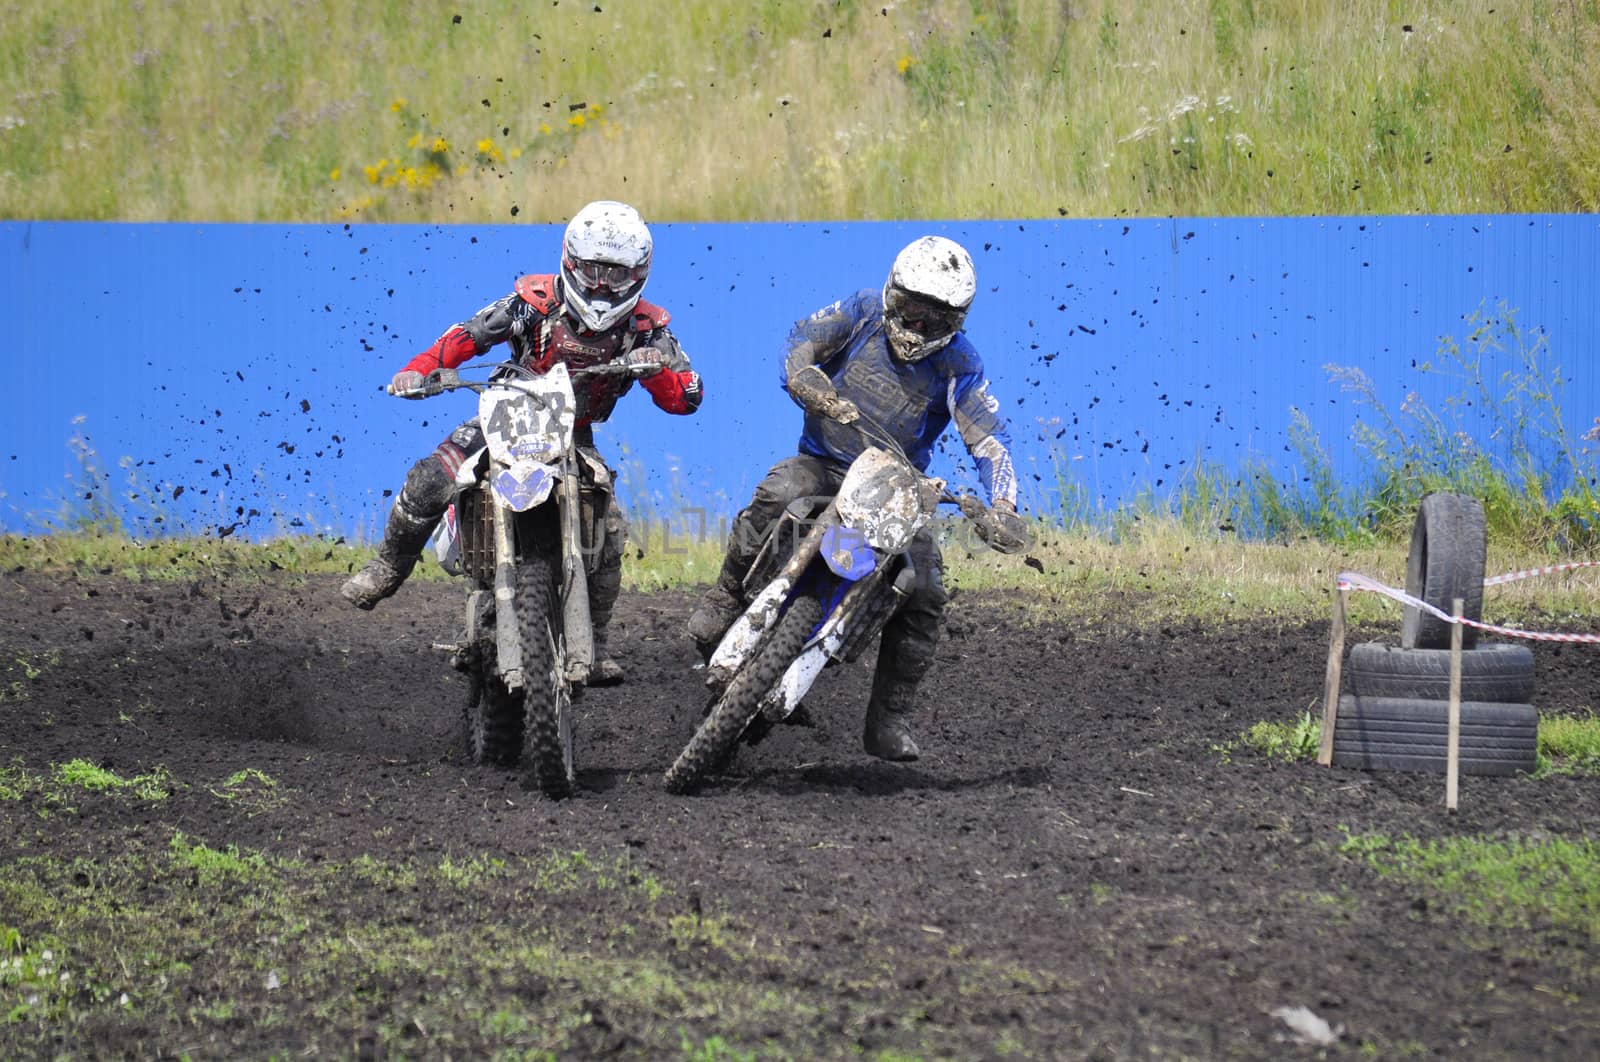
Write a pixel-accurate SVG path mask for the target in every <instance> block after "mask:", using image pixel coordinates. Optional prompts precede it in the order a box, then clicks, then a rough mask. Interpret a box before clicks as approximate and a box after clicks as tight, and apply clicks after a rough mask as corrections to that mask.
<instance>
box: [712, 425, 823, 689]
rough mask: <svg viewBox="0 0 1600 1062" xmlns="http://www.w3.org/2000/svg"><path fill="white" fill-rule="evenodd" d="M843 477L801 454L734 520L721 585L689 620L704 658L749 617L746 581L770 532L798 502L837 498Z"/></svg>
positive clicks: (769, 478) (772, 474) (780, 466)
mask: <svg viewBox="0 0 1600 1062" xmlns="http://www.w3.org/2000/svg"><path fill="white" fill-rule="evenodd" d="M839 478H840V477H839V472H838V471H837V470H835V469H834V468H833V467H832V466H830V465H829V464H828V463H827V462H825V461H823V460H822V459H821V458H817V457H812V456H811V455H810V454H796V455H795V456H793V457H787V458H784V459H783V460H782V461H779V462H778V463H777V464H775V465H773V466H772V469H771V470H770V471H769V472H768V473H767V475H766V478H765V479H763V480H762V481H761V483H760V485H758V486H757V487H756V492H755V496H754V497H752V498H751V499H750V504H749V505H747V506H745V507H744V509H742V510H741V511H740V513H739V515H738V516H736V517H735V518H734V521H733V529H732V530H731V531H729V533H728V546H727V553H726V554H725V555H724V557H723V559H722V570H721V572H719V573H718V575H717V581H716V583H715V584H714V585H713V586H712V587H711V589H709V590H707V591H706V592H705V595H704V596H703V597H701V599H700V604H699V607H697V608H696V609H695V611H694V614H693V615H692V616H690V617H689V624H688V629H689V636H690V637H691V638H693V639H694V641H695V645H696V646H697V647H698V648H699V650H700V655H701V656H702V657H704V658H707V659H709V658H710V656H711V653H712V651H713V650H715V649H716V647H717V643H718V642H719V641H721V640H722V636H723V634H725V633H727V630H728V628H729V627H731V626H732V625H733V621H734V620H736V619H738V618H739V613H741V612H743V611H744V608H745V605H746V604H747V602H746V601H745V596H744V577H745V573H746V572H748V571H749V570H750V563H751V562H752V561H754V560H755V558H756V554H757V553H759V552H760V551H761V543H762V540H763V539H764V538H765V537H766V533H767V528H768V527H770V526H772V522H773V521H774V520H776V519H777V518H778V517H779V516H780V515H782V513H783V510H784V509H785V508H787V507H788V505H789V503H790V502H792V501H794V500H795V499H796V498H803V497H806V496H808V495H813V494H832V493H833V492H834V491H836V490H837V489H838V487H839Z"/></svg>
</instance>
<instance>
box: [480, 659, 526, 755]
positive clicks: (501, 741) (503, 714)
mask: <svg viewBox="0 0 1600 1062" xmlns="http://www.w3.org/2000/svg"><path fill="white" fill-rule="evenodd" d="M493 662H494V649H493V647H492V645H491V646H486V647H480V649H479V652H478V660H477V662H476V663H475V664H473V666H472V669H471V685H470V687H469V689H468V693H467V708H466V743H467V756H468V758H469V759H471V760H472V762H473V763H475V764H478V765H480V766H494V767H515V766H516V764H517V759H518V757H519V756H520V755H521V753H522V698H521V697H519V696H517V695H515V694H512V693H509V692H507V690H506V688H505V686H503V685H501V683H500V680H499V679H497V678H495V677H494V667H493Z"/></svg>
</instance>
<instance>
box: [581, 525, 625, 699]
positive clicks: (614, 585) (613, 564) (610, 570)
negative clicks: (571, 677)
mask: <svg viewBox="0 0 1600 1062" xmlns="http://www.w3.org/2000/svg"><path fill="white" fill-rule="evenodd" d="M608 502H609V506H608V508H607V509H606V516H605V538H604V540H603V541H602V542H601V545H600V557H599V560H598V562H597V565H596V567H595V570H594V571H593V572H591V573H590V575H589V621H590V626H591V627H592V629H593V630H594V664H593V665H592V666H591V667H590V668H589V682H588V684H589V685H590V686H615V685H616V684H617V683H619V682H621V681H622V680H623V678H624V677H625V676H624V674H623V670H622V665H621V664H619V663H617V662H616V660H615V659H613V658H612V656H611V654H610V652H609V651H608V650H607V644H608V643H609V641H610V635H611V613H612V610H613V609H615V608H616V605H617V597H618V596H619V595H620V594H621V593H622V550H623V547H624V545H626V543H627V540H628V521H627V518H626V517H624V516H623V515H622V510H621V509H620V508H618V506H617V501H616V499H615V498H608Z"/></svg>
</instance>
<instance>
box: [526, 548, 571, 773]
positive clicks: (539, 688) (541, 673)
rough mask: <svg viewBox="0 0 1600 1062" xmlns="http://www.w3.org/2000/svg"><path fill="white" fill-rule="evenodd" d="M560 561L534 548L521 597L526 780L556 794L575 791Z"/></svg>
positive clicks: (527, 560) (569, 689)
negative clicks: (563, 649)
mask: <svg viewBox="0 0 1600 1062" xmlns="http://www.w3.org/2000/svg"><path fill="white" fill-rule="evenodd" d="M560 570H561V569H560V561H559V560H558V559H556V558H554V557H550V556H546V555H542V554H534V555H532V556H529V557H526V558H524V559H523V561H522V563H521V564H520V565H518V567H517V583H516V594H515V602H516V609H517V623H518V629H519V632H520V634H521V640H522V674H523V693H522V765H523V767H524V769H525V770H526V772H527V774H526V776H525V777H524V780H523V781H524V784H525V785H526V786H527V787H528V788H529V789H537V790H538V791H539V792H540V793H543V794H544V795H545V796H547V797H549V798H550V799H552V800H561V799H563V798H565V797H568V796H570V795H572V783H573V776H574V772H573V764H572V690H571V687H570V686H568V685H567V680H566V676H565V675H564V674H562V660H561V654H560V653H559V652H558V651H557V649H558V647H559V646H560V645H561V644H562V613H561V595H560V593H558V592H557V589H556V588H557V585H558V584H557V576H558V574H559V572H560Z"/></svg>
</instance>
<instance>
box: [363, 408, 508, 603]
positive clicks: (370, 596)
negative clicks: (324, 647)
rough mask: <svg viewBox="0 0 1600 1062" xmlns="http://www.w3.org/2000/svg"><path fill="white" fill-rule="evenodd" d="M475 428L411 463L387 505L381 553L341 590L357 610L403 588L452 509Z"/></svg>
mask: <svg viewBox="0 0 1600 1062" xmlns="http://www.w3.org/2000/svg"><path fill="white" fill-rule="evenodd" d="M475 431H476V424H464V425H462V426H461V427H460V428H457V429H456V431H455V432H454V433H452V434H451V436H450V438H448V439H446V440H445V441H444V442H442V443H440V444H439V446H438V448H437V449H436V450H434V452H433V453H431V454H429V455H428V456H427V457H424V458H423V459H422V460H421V461H418V462H417V463H416V464H415V465H413V466H412V467H411V471H410V472H408V473H407V474H406V482H405V486H403V487H402V488H401V489H400V496H399V497H397V498H396V499H395V500H394V505H393V506H392V507H391V508H390V509H389V520H388V523H387V524H386V525H385V526H384V529H383V542H382V543H381V544H379V546H378V555H377V556H376V557H373V558H372V559H371V560H370V561H368V562H367V563H366V565H365V566H364V567H363V568H362V569H361V570H360V571H358V572H356V573H355V574H354V575H352V576H351V577H350V578H349V579H347V580H345V583H344V585H343V586H342V587H340V588H339V592H340V593H341V594H343V595H344V598H345V600H346V601H349V602H350V603H351V604H352V605H354V606H356V607H357V608H361V609H371V608H373V607H375V606H376V605H377V604H378V602H379V601H382V600H383V599H384V598H386V597H388V596H389V595H390V594H393V593H394V592H395V591H396V590H398V589H400V584H401V583H403V582H405V581H406V576H408V575H410V574H411V569H412V568H414V567H415V566H416V563H417V558H418V557H420V556H421V555H422V550H423V547H425V546H427V544H428V539H429V538H430V537H431V536H432V535H433V529H434V528H435V527H437V526H438V525H439V518H440V517H442V516H444V511H445V510H446V509H447V508H449V507H450V492H451V489H452V487H453V485H454V483H455V470H456V469H457V468H459V467H460V465H461V461H462V459H463V458H464V457H465V455H466V454H467V453H468V452H470V448H469V447H464V446H463V445H462V443H463V442H466V443H470V442H471V439H470V438H468V437H467V436H468V435H469V434H470V433H472V432H475Z"/></svg>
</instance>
